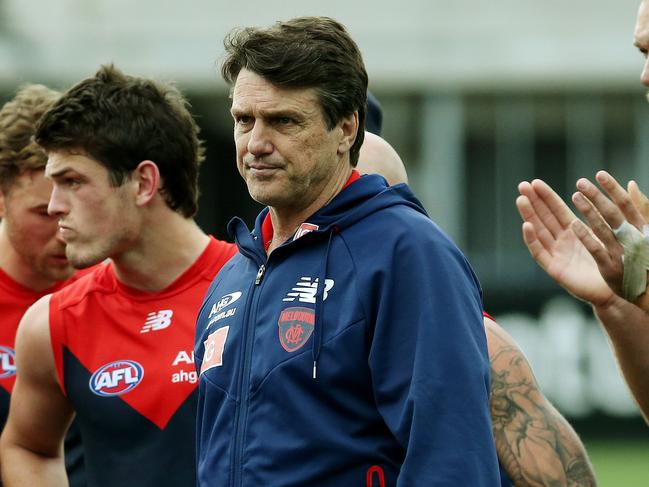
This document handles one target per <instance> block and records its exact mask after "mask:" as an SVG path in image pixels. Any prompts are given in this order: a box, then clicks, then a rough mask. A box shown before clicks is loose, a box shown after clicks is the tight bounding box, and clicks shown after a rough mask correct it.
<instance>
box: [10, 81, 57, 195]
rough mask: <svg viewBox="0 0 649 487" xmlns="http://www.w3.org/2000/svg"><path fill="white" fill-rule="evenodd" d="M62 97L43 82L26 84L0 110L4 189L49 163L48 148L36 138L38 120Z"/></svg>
mask: <svg viewBox="0 0 649 487" xmlns="http://www.w3.org/2000/svg"><path fill="white" fill-rule="evenodd" d="M60 97H61V93H59V92H58V91H54V90H51V89H49V88H47V87H46V86H43V85H36V84H28V85H25V86H22V87H21V88H20V89H19V90H18V92H17V93H16V96H15V97H14V98H13V99H12V100H10V101H8V102H7V103H5V104H4V106H3V107H2V110H0V190H2V192H3V193H5V194H6V193H8V192H9V190H10V189H11V187H12V186H13V184H14V182H15V181H16V179H17V178H18V177H19V176H21V175H22V174H24V173H26V172H28V171H41V170H43V169H44V168H45V164H47V155H46V154H45V151H43V149H42V148H41V147H40V146H39V145H38V144H37V143H36V142H35V141H34V132H35V130H36V123H37V122H38V121H39V119H40V118H41V117H42V116H43V114H44V113H45V112H46V111H47V110H49V109H50V108H51V107H52V105H54V103H55V102H56V101H57V100H58V99H59V98H60Z"/></svg>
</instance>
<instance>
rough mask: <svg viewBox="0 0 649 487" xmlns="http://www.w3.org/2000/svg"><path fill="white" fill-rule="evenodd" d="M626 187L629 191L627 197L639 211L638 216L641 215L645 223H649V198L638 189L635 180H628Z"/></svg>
mask: <svg viewBox="0 0 649 487" xmlns="http://www.w3.org/2000/svg"><path fill="white" fill-rule="evenodd" d="M627 189H628V191H629V197H630V198H631V201H632V202H633V206H635V208H636V210H638V213H640V216H642V219H643V220H644V221H645V223H649V198H647V197H646V196H645V195H644V193H643V192H642V191H640V188H639V187H638V184H637V183H636V182H635V181H629V184H628V185H627Z"/></svg>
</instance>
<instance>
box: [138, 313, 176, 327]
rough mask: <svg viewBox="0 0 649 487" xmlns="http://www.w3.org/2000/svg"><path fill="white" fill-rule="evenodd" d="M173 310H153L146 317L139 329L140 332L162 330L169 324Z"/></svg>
mask: <svg viewBox="0 0 649 487" xmlns="http://www.w3.org/2000/svg"><path fill="white" fill-rule="evenodd" d="M173 314H174V312H173V311H172V310H170V309H163V310H160V311H153V312H151V313H149V314H148V315H147V317H146V322H145V323H144V326H143V327H142V329H141V330H140V333H149V332H150V331H159V330H164V329H165V328H167V327H169V325H171V317H172V316H173Z"/></svg>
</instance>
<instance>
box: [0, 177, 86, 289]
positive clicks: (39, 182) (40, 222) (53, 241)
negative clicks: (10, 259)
mask: <svg viewBox="0 0 649 487" xmlns="http://www.w3.org/2000/svg"><path fill="white" fill-rule="evenodd" d="M51 192H52V183H51V182H50V181H48V180H47V179H45V176H44V174H43V171H28V172H26V173H24V174H22V175H20V176H19V177H18V178H17V179H16V181H15V182H14V184H13V185H12V187H11V188H10V189H9V191H8V192H7V193H6V194H4V195H3V203H4V204H3V212H2V215H1V216H2V220H3V222H2V225H3V227H4V229H5V231H6V234H7V237H8V240H9V242H10V243H11V246H12V247H13V249H14V250H15V252H16V255H17V256H18V257H19V258H20V259H21V261H22V264H23V265H24V266H25V268H26V269H29V270H30V272H31V273H33V274H35V275H37V276H40V277H42V278H44V280H51V281H61V280H64V279H67V278H69V277H70V276H71V275H72V274H73V272H74V268H73V267H72V266H71V265H70V262H68V259H66V257H65V243H64V242H63V240H62V239H61V237H60V235H59V234H58V226H57V222H56V218H54V217H52V216H50V215H48V214H47V203H48V201H49V199H50V193H51Z"/></svg>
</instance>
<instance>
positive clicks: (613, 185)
mask: <svg viewBox="0 0 649 487" xmlns="http://www.w3.org/2000/svg"><path fill="white" fill-rule="evenodd" d="M595 178H596V179H597V182H598V183H599V184H600V186H601V187H602V188H603V189H604V191H606V194H608V196H609V198H610V199H611V201H612V202H613V203H614V204H615V206H617V208H618V210H620V211H621V212H622V215H623V217H624V218H626V219H627V220H628V221H629V223H631V224H632V225H634V226H635V227H636V228H642V225H643V224H644V223H645V222H644V219H643V218H642V215H641V214H640V212H639V211H638V210H637V209H636V207H635V206H634V205H633V201H632V200H631V197H630V196H629V193H627V192H626V191H625V190H624V188H623V187H622V186H620V184H619V183H618V182H617V181H616V180H615V178H614V177H613V176H611V175H610V174H609V173H607V172H606V171H599V172H598V173H597V174H596V175H595ZM638 191H639V190H638ZM643 196H644V195H643ZM645 199H646V198H645ZM603 216H604V218H606V217H607V215H605V214H603ZM607 221H608V220H607ZM620 224H621V222H620ZM618 226H619V225H618ZM612 228H617V226H614V227H612Z"/></svg>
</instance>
